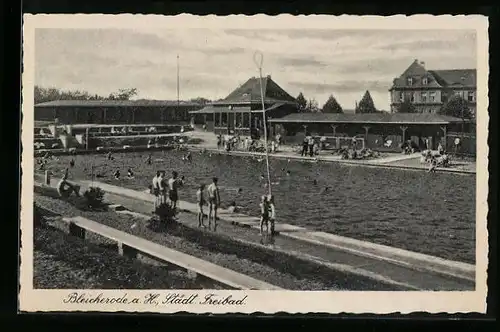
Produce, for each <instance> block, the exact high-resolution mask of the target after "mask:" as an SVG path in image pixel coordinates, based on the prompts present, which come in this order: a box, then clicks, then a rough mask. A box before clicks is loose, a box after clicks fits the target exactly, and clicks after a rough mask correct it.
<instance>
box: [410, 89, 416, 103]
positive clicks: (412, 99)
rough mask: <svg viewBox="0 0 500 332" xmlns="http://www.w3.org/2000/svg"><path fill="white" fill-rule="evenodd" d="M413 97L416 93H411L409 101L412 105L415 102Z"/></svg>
mask: <svg viewBox="0 0 500 332" xmlns="http://www.w3.org/2000/svg"><path fill="white" fill-rule="evenodd" d="M415 95H416V93H415V92H412V94H411V100H410V101H411V102H412V103H414V102H415Z"/></svg>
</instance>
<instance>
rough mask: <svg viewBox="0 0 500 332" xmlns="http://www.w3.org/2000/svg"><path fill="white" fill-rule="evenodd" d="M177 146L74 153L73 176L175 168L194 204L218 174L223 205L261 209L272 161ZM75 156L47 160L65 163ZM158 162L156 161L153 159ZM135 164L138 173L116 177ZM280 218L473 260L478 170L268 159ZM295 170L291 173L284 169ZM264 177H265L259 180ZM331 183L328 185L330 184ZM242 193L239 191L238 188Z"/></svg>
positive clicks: (143, 184) (141, 176) (130, 182)
mask: <svg viewBox="0 0 500 332" xmlns="http://www.w3.org/2000/svg"><path fill="white" fill-rule="evenodd" d="M183 154H185V152H184V153H182V152H177V151H168V152H165V151H163V152H155V153H153V161H154V162H153V165H147V164H146V163H145V159H146V156H147V154H146V153H122V154H118V153H117V154H114V157H115V160H113V161H107V160H106V157H105V155H95V156H76V157H74V158H75V162H76V165H75V167H74V168H72V169H71V170H70V173H71V176H73V177H75V178H87V179H88V178H90V164H91V160H94V165H95V166H96V168H95V169H96V171H95V173H100V175H102V177H100V178H97V179H96V180H97V181H103V182H108V183H112V184H116V185H122V186H126V187H129V188H133V189H138V190H144V189H146V188H147V186H148V185H149V184H150V183H151V180H152V177H153V176H154V173H155V171H156V170H160V169H161V170H165V171H166V172H167V175H170V172H171V171H173V170H177V171H178V172H179V174H180V175H184V176H185V177H186V182H185V186H184V187H183V188H182V189H181V191H180V194H179V195H180V199H181V200H187V201H191V202H194V201H195V199H196V196H195V193H196V190H197V188H198V186H199V185H200V184H201V183H205V184H207V185H208V184H209V183H210V182H211V178H212V177H213V176H216V177H218V179H219V186H220V188H221V190H220V192H221V201H222V206H223V207H224V206H227V205H229V203H230V202H231V201H235V202H236V204H237V205H238V206H241V212H242V213H245V214H249V215H255V216H256V215H258V214H259V199H260V196H261V195H263V194H267V192H268V189H267V188H266V187H265V183H266V182H267V172H266V162H265V160H259V159H257V158H252V157H240V156H227V155H218V154H213V155H210V154H208V153H205V154H201V153H197V152H193V159H192V162H190V163H189V162H185V161H183V160H182V155H183ZM70 159H71V157H66V156H65V157H59V161H57V162H52V163H51V165H50V166H49V167H50V168H52V169H54V170H55V171H59V170H61V169H63V168H64V167H67V165H68V162H69V160H70ZM155 160H156V161H155ZM129 167H130V168H132V170H133V171H134V173H135V178H134V179H121V180H118V181H117V180H115V179H113V176H112V174H113V172H114V171H115V170H116V169H117V168H119V169H120V171H121V174H122V176H125V175H126V172H127V169H128V168H129ZM270 168H271V174H272V175H271V181H272V182H273V185H272V192H273V195H274V196H275V202H276V209H277V217H278V218H277V221H278V222H283V223H289V224H294V225H299V226H306V227H309V228H311V229H315V230H320V231H325V232H329V233H334V234H338V235H341V236H348V237H352V238H356V239H361V240H366V241H370V242H374V243H378V244H384V245H389V246H394V247H398V248H403V249H407V250H412V251H416V252H421V253H426V254H431V255H435V256H439V257H442V258H446V259H451V260H457V261H464V262H469V263H474V261H475V181H476V179H475V175H461V174H451V173H440V172H437V173H427V172H423V171H411V170H398V169H388V168H371V167H363V166H353V165H342V164H339V163H322V162H316V163H313V162H306V161H304V162H302V161H287V160H279V159H271V160H270ZM287 170H288V171H289V172H290V176H287V175H286V171H287ZM261 175H263V176H264V180H262V179H261ZM326 187H328V189H327V190H326V191H325V188H326ZM239 188H241V192H239V193H238V189H239Z"/></svg>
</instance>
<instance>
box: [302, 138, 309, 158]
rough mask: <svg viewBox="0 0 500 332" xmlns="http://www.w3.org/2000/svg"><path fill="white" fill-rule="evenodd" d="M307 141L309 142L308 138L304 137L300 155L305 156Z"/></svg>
mask: <svg viewBox="0 0 500 332" xmlns="http://www.w3.org/2000/svg"><path fill="white" fill-rule="evenodd" d="M308 142H309V139H308V138H307V137H304V140H303V141H302V152H301V153H300V155H301V156H307V145H308Z"/></svg>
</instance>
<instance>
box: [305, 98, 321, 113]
mask: <svg viewBox="0 0 500 332" xmlns="http://www.w3.org/2000/svg"><path fill="white" fill-rule="evenodd" d="M305 110H306V112H311V113H314V112H320V111H321V110H320V108H319V105H318V102H317V101H316V99H314V98H313V99H309V101H308V102H307V105H306V109H305Z"/></svg>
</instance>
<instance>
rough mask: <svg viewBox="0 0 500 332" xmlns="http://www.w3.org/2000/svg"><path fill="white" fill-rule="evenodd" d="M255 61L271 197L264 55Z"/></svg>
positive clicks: (255, 56)
mask: <svg viewBox="0 0 500 332" xmlns="http://www.w3.org/2000/svg"><path fill="white" fill-rule="evenodd" d="M254 61H255V64H256V65H257V67H258V68H259V83H260V101H261V104H262V119H263V123H264V150H265V153H266V167H267V186H268V189H269V195H271V194H272V190H271V171H270V167H269V152H268V144H267V123H266V122H267V121H266V106H265V103H264V87H263V85H262V64H263V63H264V55H263V54H262V53H260V52H255V54H254Z"/></svg>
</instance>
